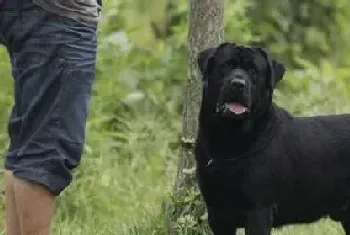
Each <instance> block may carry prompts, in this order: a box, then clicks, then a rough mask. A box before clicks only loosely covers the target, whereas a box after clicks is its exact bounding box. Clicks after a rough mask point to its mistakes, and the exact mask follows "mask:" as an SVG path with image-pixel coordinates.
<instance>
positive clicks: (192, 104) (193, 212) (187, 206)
mask: <svg viewBox="0 0 350 235" xmlns="http://www.w3.org/2000/svg"><path fill="white" fill-rule="evenodd" d="M189 2H190V10H189V15H188V19H189V31H188V64H187V84H186V88H185V104H184V108H183V114H182V119H183V120H182V121H183V126H182V138H181V147H180V153H179V163H178V171H177V175H176V178H175V183H174V191H173V203H172V205H173V208H172V210H171V211H172V214H171V224H172V225H171V227H172V228H173V229H172V231H173V234H175V233H176V234H185V233H184V230H186V233H187V232H188V231H189V230H191V234H194V233H196V232H197V233H202V232H203V230H202V228H200V227H202V226H201V222H200V221H206V220H203V214H204V212H205V209H204V205H203V203H202V200H201V199H200V194H199V191H198V188H197V184H196V179H195V160H194V151H193V150H194V149H193V147H194V143H195V138H196V136H197V129H198V114H199V109H200V102H201V98H202V97H201V96H202V82H201V75H200V73H199V71H198V65H197V55H198V52H200V51H201V50H203V49H206V48H208V47H214V46H217V45H218V44H219V43H221V42H222V41H223V40H224V0H189ZM186 220H191V221H186ZM181 221H182V222H183V224H179V223H181ZM184 226H185V227H184ZM174 227H176V229H174ZM174 231H175V232H174Z"/></svg>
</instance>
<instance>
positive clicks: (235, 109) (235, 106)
mask: <svg viewBox="0 0 350 235" xmlns="http://www.w3.org/2000/svg"><path fill="white" fill-rule="evenodd" d="M227 106H228V108H229V109H230V111H231V112H232V113H235V114H242V113H244V112H246V111H247V108H246V107H244V106H243V105H241V104H239V103H228V104H227Z"/></svg>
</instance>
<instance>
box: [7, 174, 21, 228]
mask: <svg viewBox="0 0 350 235" xmlns="http://www.w3.org/2000/svg"><path fill="white" fill-rule="evenodd" d="M13 179H14V177H13V175H12V172H11V171H8V170H6V171H5V216H6V220H5V228H6V235H21V231H20V225H19V219H18V213H17V207H16V200H15V192H14V184H13V181H14V180H13Z"/></svg>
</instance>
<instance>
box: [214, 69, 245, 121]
mask: <svg viewBox="0 0 350 235" xmlns="http://www.w3.org/2000/svg"><path fill="white" fill-rule="evenodd" d="M244 76H246V75H245V74H244V73H242V72H241V71H239V70H238V71H237V73H234V74H232V75H231V77H232V78H231V79H230V80H228V81H227V82H226V84H224V87H223V89H222V96H221V99H220V101H219V102H218V103H217V105H216V113H218V114H219V115H224V116H230V117H232V116H236V117H237V116H244V114H247V113H248V112H249V108H248V104H247V103H248V102H247V95H246V93H247V87H246V86H247V84H246V81H245V79H244Z"/></svg>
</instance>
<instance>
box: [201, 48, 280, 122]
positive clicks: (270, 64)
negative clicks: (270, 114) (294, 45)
mask: <svg viewBox="0 0 350 235" xmlns="http://www.w3.org/2000/svg"><path fill="white" fill-rule="evenodd" d="M198 67H199V70H200V72H201V74H202V78H203V82H204V93H203V96H204V97H203V101H205V104H202V105H206V106H207V107H209V108H210V109H211V110H213V112H214V113H215V114H216V115H219V116H220V117H226V118H234V119H237V120H244V119H246V118H247V117H249V115H250V114H251V113H253V112H262V111H263V110H261V109H264V108H267V107H268V106H269V104H271V102H272V93H273V90H274V88H275V86H276V84H277V83H278V82H279V81H280V80H281V79H282V77H283V75H284V72H285V67H284V65H283V64H281V63H279V62H277V61H276V60H275V59H273V58H272V57H271V56H270V55H269V53H268V52H267V51H266V50H264V49H262V48H258V47H247V46H238V45H236V44H234V43H223V44H221V45H219V46H218V47H215V48H208V49H205V50H203V51H201V52H200V53H199V55H198ZM259 109H260V110H259Z"/></svg>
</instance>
